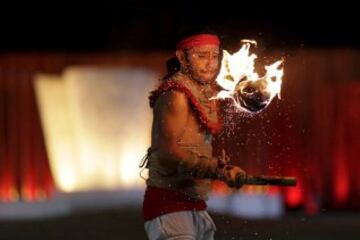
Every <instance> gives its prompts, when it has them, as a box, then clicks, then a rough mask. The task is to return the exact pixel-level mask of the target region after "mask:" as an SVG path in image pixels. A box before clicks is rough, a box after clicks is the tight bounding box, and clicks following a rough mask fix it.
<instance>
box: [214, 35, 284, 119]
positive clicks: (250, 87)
mask: <svg viewBox="0 0 360 240" xmlns="http://www.w3.org/2000/svg"><path fill="white" fill-rule="evenodd" d="M241 42H242V44H243V45H242V47H241V48H240V50H239V51H237V52H235V53H234V54H230V53H229V52H228V51H226V50H223V59H222V62H221V68H220V72H219V75H218V76H217V78H216V82H217V84H219V85H220V86H221V87H222V88H223V89H224V90H221V91H220V92H219V93H218V94H217V95H216V96H215V97H213V98H212V99H225V98H230V99H232V100H233V102H234V105H235V106H236V108H237V109H238V110H240V111H243V112H250V113H257V112H260V111H262V110H263V109H265V108H266V107H267V106H268V105H269V104H270V102H271V100H272V99H273V98H274V97H275V96H278V98H279V99H280V91H281V83H282V76H283V74H284V69H283V67H282V64H283V60H279V61H276V62H275V63H273V64H271V65H268V66H265V70H266V73H265V74H264V76H261V77H259V74H258V73H256V72H255V67H254V64H255V59H256V58H257V56H256V55H255V54H253V53H250V47H251V46H252V45H254V46H256V44H257V43H256V41H253V40H242V41H241Z"/></svg>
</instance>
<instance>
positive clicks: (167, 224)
mask: <svg viewBox="0 0 360 240" xmlns="http://www.w3.org/2000/svg"><path fill="white" fill-rule="evenodd" d="M144 225H145V231H146V234H147V236H148V238H149V239H150V240H165V239H167V240H175V239H176V240H212V239H214V234H215V230H216V227H215V224H214V222H213V220H212V219H211V217H210V215H209V214H208V213H207V211H181V212H174V213H168V214H164V215H162V216H160V217H157V218H154V219H152V220H149V221H146V222H145V224H144Z"/></svg>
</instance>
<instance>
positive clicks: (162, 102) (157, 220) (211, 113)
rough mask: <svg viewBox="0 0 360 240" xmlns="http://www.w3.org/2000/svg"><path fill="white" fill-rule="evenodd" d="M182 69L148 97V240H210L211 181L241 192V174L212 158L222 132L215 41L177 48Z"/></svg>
mask: <svg viewBox="0 0 360 240" xmlns="http://www.w3.org/2000/svg"><path fill="white" fill-rule="evenodd" d="M176 58H177V59H178V61H179V63H180V64H179V66H180V69H179V70H178V71H177V72H175V73H174V74H172V75H170V76H168V78H167V79H165V81H164V83H163V84H162V85H161V86H160V87H159V88H158V89H157V90H155V91H153V92H152V93H151V96H150V106H151V107H152V108H153V125H152V138H151V147H150V148H149V150H148V154H147V159H146V160H147V162H146V166H147V168H148V169H149V178H148V179H147V182H146V183H147V189H146V192H145V196H144V203H143V216H144V221H145V224H144V225H145V230H146V233H147V236H148V237H149V239H194V240H195V239H207V240H208V239H214V233H215V230H216V228H215V224H214V222H213V221H212V219H211V217H210V216H209V214H208V213H207V211H206V202H205V201H206V200H207V197H208V196H207V195H208V193H209V191H210V184H211V181H212V180H215V179H218V180H221V181H224V182H225V183H226V184H227V185H228V186H229V187H234V188H240V187H241V185H242V183H241V182H242V181H241V179H242V178H243V177H244V176H245V172H244V171H243V170H242V169H241V168H239V167H237V166H233V165H229V164H227V162H225V161H224V159H218V158H216V157H215V156H213V151H212V150H213V149H212V145H211V142H212V137H213V135H215V134H217V133H218V132H219V131H220V129H221V121H220V117H219V114H218V105H217V102H216V101H214V100H209V98H210V97H212V96H215V95H216V93H215V89H214V86H215V79H216V76H217V73H218V71H219V67H220V62H221V48H220V41H219V38H218V37H217V36H216V35H214V34H212V33H207V32H200V33H193V34H191V35H189V36H185V37H183V38H182V39H181V40H180V41H179V42H178V43H177V49H176Z"/></svg>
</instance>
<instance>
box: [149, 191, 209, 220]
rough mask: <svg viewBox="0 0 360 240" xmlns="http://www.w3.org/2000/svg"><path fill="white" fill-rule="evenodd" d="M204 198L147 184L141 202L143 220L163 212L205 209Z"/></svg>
mask: <svg viewBox="0 0 360 240" xmlns="http://www.w3.org/2000/svg"><path fill="white" fill-rule="evenodd" d="M206 207H207V206H206V203H205V201H204V200H201V199H195V198H191V197H189V196H187V195H185V194H183V193H180V192H177V191H173V190H168V189H164V188H158V187H153V186H148V187H147V189H146V191H145V195H144V203H143V217H144V221H148V220H151V219H154V218H156V217H159V216H161V215H163V214H167V213H172V212H179V211H193V210H195V211H201V210H206Z"/></svg>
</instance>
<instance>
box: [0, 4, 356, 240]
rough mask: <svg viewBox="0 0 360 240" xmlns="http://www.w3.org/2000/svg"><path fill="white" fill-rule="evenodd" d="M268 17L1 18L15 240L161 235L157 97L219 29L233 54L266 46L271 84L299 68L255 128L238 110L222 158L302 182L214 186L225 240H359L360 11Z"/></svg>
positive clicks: (347, 8)
mask: <svg viewBox="0 0 360 240" xmlns="http://www.w3.org/2000/svg"><path fill="white" fill-rule="evenodd" d="M238 4H239V5H238ZM254 5H255V6H254ZM254 5H250V4H248V3H237V4H236V5H235V3H226V2H218V3H215V2H206V3H203V4H198V5H194V3H191V2H190V1H181V2H175V3H174V6H173V7H168V8H167V7H165V6H164V5H159V6H156V5H155V3H152V4H149V3H145V2H141V1H132V2H131V1H127V2H126V1H122V2H119V3H118V4H109V3H100V2H94V3H90V2H87V3H86V4H84V5H80V4H78V5H76V4H74V3H66V2H61V3H53V2H51V3H50V2H49V3H42V4H41V5H40V4H39V5H36V4H35V3H27V4H14V5H6V6H5V5H4V6H2V8H1V14H0V31H1V32H0V239H79V238H80V239H146V237H145V232H144V230H143V227H142V216H141V204H142V197H143V192H144V187H145V185H144V180H143V179H142V178H141V177H140V176H139V168H138V164H139V162H140V160H141V158H142V156H143V155H144V154H145V153H146V149H147V147H148V146H149V143H150V126H151V120H152V113H151V110H150V108H149V105H148V99H147V98H148V93H149V91H151V90H153V89H154V88H156V87H157V86H158V85H159V79H161V77H162V76H163V75H164V74H165V71H166V69H165V61H166V60H167V59H168V58H170V57H172V56H173V55H174V46H175V38H176V34H177V32H178V30H179V29H181V28H182V27H184V26H192V25H207V26H210V27H212V28H213V29H215V30H216V31H217V32H218V33H219V34H220V37H221V39H222V42H223V47H224V48H225V49H227V50H229V51H230V52H234V51H237V50H238V49H239V47H240V40H241V39H254V40H256V41H257V42H258V47H257V48H254V49H253V51H254V52H255V53H256V54H257V55H258V57H259V58H258V61H257V66H256V67H258V69H259V71H260V72H261V71H262V66H263V65H264V64H268V63H271V62H274V61H275V60H277V59H280V58H284V59H285V67H284V69H285V70H284V71H285V73H284V78H283V85H282V92H281V100H279V99H275V100H274V101H273V102H272V104H271V105H270V106H269V107H268V108H267V109H266V110H265V111H264V112H263V113H261V114H259V115H256V116H254V117H251V118H249V117H247V118H245V117H243V116H240V115H239V114H236V113H231V112H228V113H227V115H226V118H225V128H224V130H223V132H221V134H220V135H219V136H218V137H217V138H216V139H215V142H214V150H215V153H220V152H221V150H222V149H225V150H226V152H227V153H228V154H229V156H230V157H231V159H232V162H233V163H235V164H238V165H240V166H241V167H242V168H244V169H245V170H246V171H247V172H248V173H249V174H252V175H262V174H265V175H282V176H295V177H297V179H298V185H297V186H296V187H293V188H290V187H283V188H278V187H267V186H257V187H254V186H245V187H243V188H242V189H241V190H240V191H231V190H230V189H228V188H227V187H226V186H225V185H223V184H222V183H220V182H215V183H214V185H213V191H212V193H211V196H210V199H209V202H208V205H209V210H210V212H211V215H212V216H213V217H214V220H215V222H216V224H217V226H218V231H217V239H305V238H306V239H359V238H360V231H359V226H360V177H359V176H358V174H359V172H360V161H359V158H360V153H359V150H358V148H359V146H360V108H359V103H360V49H359V47H360V38H359V29H358V19H357V14H358V13H357V9H356V8H355V7H354V6H351V5H349V4H347V3H346V2H342V3H341V4H334V5H331V4H329V3H327V4H326V5H325V4H324V5H319V6H315V5H314V4H313V3H308V2H304V1H301V2H293V3H287V4H283V3H281V4H280V3H279V2H271V3H266V4H260V3H257V4H254ZM142 174H143V176H145V177H146V171H144V172H143V173H142Z"/></svg>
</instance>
